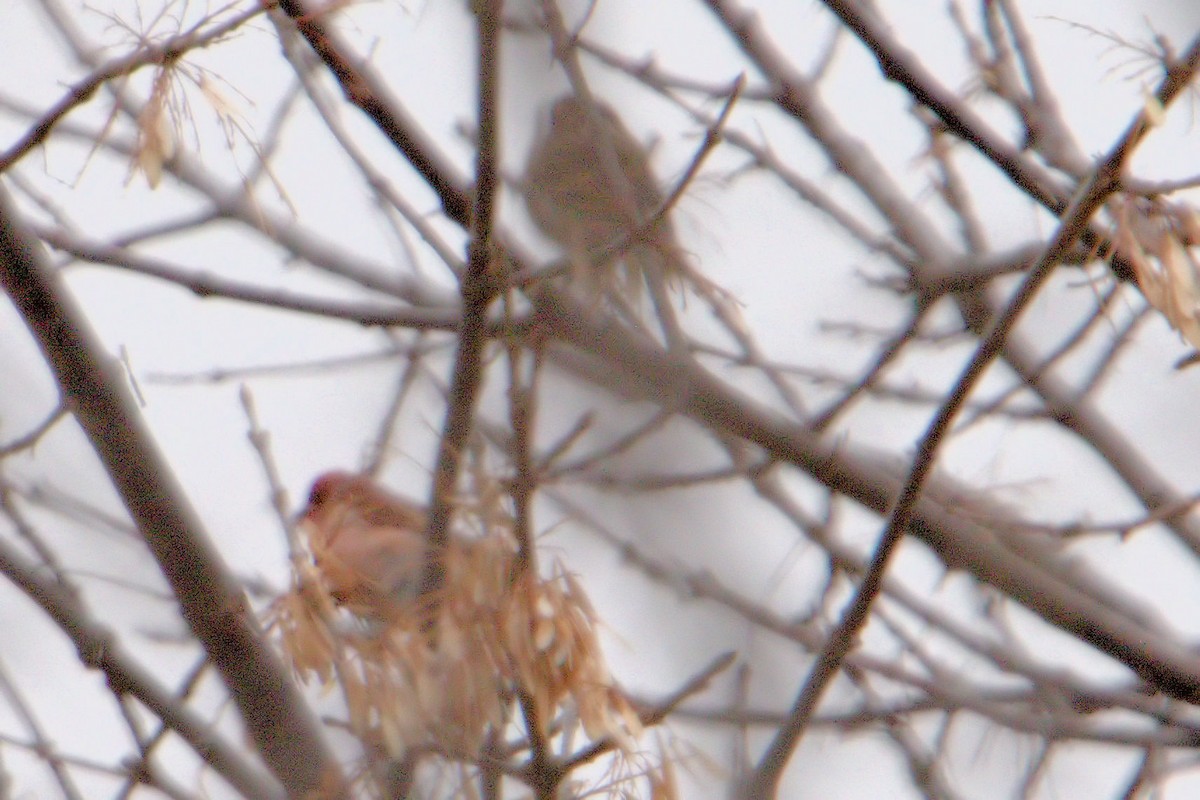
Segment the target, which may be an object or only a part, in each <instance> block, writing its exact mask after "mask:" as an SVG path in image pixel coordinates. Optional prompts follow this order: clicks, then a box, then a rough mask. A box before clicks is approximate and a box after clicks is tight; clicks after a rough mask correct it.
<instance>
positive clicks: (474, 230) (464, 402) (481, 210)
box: [423, 0, 504, 595]
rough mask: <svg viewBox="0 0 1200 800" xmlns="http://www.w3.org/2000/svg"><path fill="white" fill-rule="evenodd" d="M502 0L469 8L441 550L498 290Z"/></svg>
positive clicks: (427, 582)
mask: <svg viewBox="0 0 1200 800" xmlns="http://www.w3.org/2000/svg"><path fill="white" fill-rule="evenodd" d="M503 5H504V3H503V0H488V1H487V2H481V3H477V4H476V8H475V14H476V20H477V32H478V37H479V40H478V45H479V46H478V50H477V51H476V52H477V56H478V59H479V63H478V69H479V76H478V78H479V100H478V107H479V149H478V152H477V154H476V162H475V198H474V206H473V207H472V209H471V217H470V220H471V224H470V228H471V244H470V250H469V257H468V259H467V271H466V273H465V274H464V275H463V279H462V314H463V317H462V319H463V321H462V327H461V328H460V330H459V337H458V352H457V354H456V356H455V359H454V372H453V373H452V375H453V377H452V378H451V381H450V397H449V404H448V407H447V409H446V420H445V424H444V426H443V429H442V437H441V442H440V444H439V447H438V458H437V466H436V468H435V469H434V473H433V497H432V499H431V500H430V503H429V528H428V536H429V542H430V544H431V545H433V547H434V548H439V547H443V546H445V544H446V542H447V541H448V539H449V524H450V517H451V512H452V504H453V501H454V492H455V488H456V486H457V483H458V472H459V470H458V468H459V464H460V463H461V458H462V453H463V450H464V449H465V447H466V444H467V440H468V438H469V436H470V433H471V428H472V426H473V422H474V416H475V404H476V401H477V400H478V397H479V388H480V386H481V385H482V382H483V350H484V345H485V344H486V342H487V313H488V307H489V306H490V305H491V303H492V300H494V299H495V297H496V294H497V291H498V290H499V285H498V283H497V281H496V276H495V275H494V274H493V271H494V259H495V247H494V245H493V242H492V223H493V217H494V215H495V210H496V197H497V193H498V192H499V189H500V172H499V157H500V153H499V149H498V148H499V136H500V92H499V85H498V78H499V74H498V73H499V69H500V65H499V62H500V15H501V12H502V8H503ZM439 563H440V562H439V561H438V560H437V559H431V560H430V561H429V563H428V564H427V565H426V570H425V573H426V574H425V578H424V590H423V591H424V593H425V594H426V595H432V594H433V592H434V589H436V587H437V586H438V584H440V582H441V567H440V566H439Z"/></svg>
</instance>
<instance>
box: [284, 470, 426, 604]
mask: <svg viewBox="0 0 1200 800" xmlns="http://www.w3.org/2000/svg"><path fill="white" fill-rule="evenodd" d="M303 519H304V522H305V524H306V525H307V528H308V535H309V545H310V547H311V549H312V553H313V559H314V561H315V562H316V565H317V568H318V570H319V571H320V573H321V575H322V576H323V578H324V581H325V586H326V588H327V589H328V590H329V593H330V595H332V597H333V598H334V599H335V600H336V601H337V602H338V603H339V604H341V605H343V606H345V607H346V608H348V609H350V610H351V611H353V612H354V613H356V614H359V615H362V616H389V615H391V614H392V613H394V612H395V611H396V610H398V609H399V608H401V607H403V606H404V605H405V604H406V603H408V602H411V601H412V600H413V599H414V598H416V597H417V595H418V593H419V591H420V585H421V580H422V576H423V574H424V569H425V562H426V559H427V557H428V554H429V547H428V545H427V543H426V540H425V520H426V518H425V512H424V510H423V509H421V507H420V506H418V505H416V504H415V503H413V502H411V501H409V500H405V499H403V498H401V497H397V496H395V495H393V494H390V493H389V492H387V491H385V490H383V489H381V488H380V487H379V486H377V485H376V484H375V483H374V482H373V481H372V480H371V479H370V478H369V477H367V476H365V475H355V474H353V473H349V472H327V473H325V474H323V475H321V476H320V477H318V478H317V479H316V481H314V482H313V485H312V491H311V492H310V493H309V498H308V507H307V508H306V509H305V511H304V516H303Z"/></svg>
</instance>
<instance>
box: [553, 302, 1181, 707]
mask: <svg viewBox="0 0 1200 800" xmlns="http://www.w3.org/2000/svg"><path fill="white" fill-rule="evenodd" d="M537 308H538V313H539V321H540V322H541V323H542V325H544V326H545V329H546V330H547V331H548V332H550V333H551V334H553V335H554V336H555V337H556V338H559V339H561V340H562V341H564V342H566V343H568V344H570V345H571V346H572V347H575V348H579V349H581V350H583V351H585V352H587V353H590V354H591V357H592V358H597V359H599V361H600V363H601V365H602V366H601V367H600V368H601V369H602V370H603V371H604V372H605V374H607V375H608V380H607V383H606V385H608V386H610V387H612V388H613V389H615V390H618V391H620V392H621V393H622V395H623V396H627V397H633V398H638V399H642V400H650V401H652V402H655V403H659V404H661V405H664V406H666V407H669V408H672V409H675V410H677V411H678V412H679V413H681V414H684V415H685V416H688V417H691V418H692V419H693V420H695V421H696V422H697V423H699V424H700V425H702V426H704V427H706V428H709V429H712V430H716V431H720V432H723V433H725V434H730V435H733V436H737V437H739V438H742V439H745V440H746V441H749V442H751V443H753V444H755V445H757V446H759V447H761V448H763V449H764V450H765V451H766V452H767V453H768V454H770V455H771V456H773V457H774V458H776V459H778V460H780V461H782V462H785V463H788V464H791V465H793V466H795V467H796V468H797V469H799V470H801V471H803V472H805V473H806V474H808V475H810V476H812V477H813V478H814V479H816V480H817V481H819V482H820V483H822V484H824V485H826V486H828V487H830V488H831V489H834V490H835V491H836V492H838V493H840V494H843V495H845V496H847V497H849V498H851V499H853V500H855V501H856V502H858V503H859V504H861V505H863V506H864V507H866V508H868V509H871V510H873V511H875V512H876V513H880V514H882V513H886V512H887V511H888V510H889V509H890V508H891V506H892V503H893V502H894V499H895V498H896V497H897V495H898V493H899V490H900V483H901V477H902V476H901V475H900V474H897V471H896V470H895V469H894V468H893V467H891V466H889V462H890V459H889V458H888V457H887V456H885V455H884V454H882V453H878V452H874V451H872V450H870V449H868V448H865V447H861V446H856V445H854V444H853V443H850V442H838V443H828V442H825V441H823V440H822V439H821V437H820V436H818V435H817V434H816V433H814V432H812V431H811V430H809V429H808V428H806V427H805V426H803V425H798V424H795V423H792V422H789V421H787V420H785V419H783V418H782V417H780V416H778V415H777V414H775V413H774V412H772V411H770V410H768V409H766V408H764V407H763V406H761V405H760V404H759V403H756V402H755V401H754V400H752V399H751V398H749V397H747V396H746V395H744V394H742V393H740V392H737V391H735V390H734V389H731V388H730V387H729V386H727V385H725V384H724V383H723V382H722V381H720V380H718V379H717V378H715V377H713V376H712V375H710V374H709V373H707V372H705V371H704V370H702V369H700V368H699V367H697V366H695V365H687V364H680V363H678V362H677V361H674V360H672V359H670V358H669V357H668V356H667V355H666V354H665V353H664V352H662V351H661V349H659V348H657V347H655V346H654V345H653V344H652V343H650V342H648V341H646V340H644V339H643V338H639V337H636V336H634V335H633V334H631V333H630V332H629V331H627V330H625V329H624V328H622V327H620V326H618V325H616V324H613V323H611V322H605V321H602V320H597V319H595V316H594V315H593V314H592V313H591V312H590V311H589V310H588V309H586V308H583V307H582V306H580V305H578V304H575V303H572V302H571V301H570V300H569V299H567V298H564V297H561V296H554V295H551V294H550V293H543V294H541V295H540V296H539V297H538V298H537ZM579 369H584V370H586V369H587V363H586V361H584V362H583V363H580V364H579ZM944 481H945V479H944V478H942V477H938V476H935V477H934V479H933V483H932V484H931V486H933V487H936V488H935V489H934V491H933V492H927V493H926V494H925V495H924V496H923V497H921V498H920V499H919V500H918V502H917V505H916V513H915V515H914V517H913V520H912V525H911V527H910V529H909V533H911V534H912V535H913V536H915V537H916V538H918V539H920V540H922V541H924V542H925V543H926V544H927V545H928V546H929V547H930V548H931V549H932V550H933V551H934V552H935V553H936V554H937V555H938V557H939V558H940V559H941V560H942V562H943V563H945V564H946V565H947V567H949V568H950V569H963V570H966V571H967V572H969V573H971V574H973V575H974V576H975V577H976V578H978V579H979V580H981V581H983V582H985V583H987V584H990V585H992V586H995V587H996V588H997V589H999V590H1000V591H1002V592H1004V593H1006V594H1008V595H1009V596H1010V597H1012V598H1013V599H1014V600H1015V601H1017V602H1018V603H1020V604H1021V605H1024V606H1025V607H1026V608H1028V609H1029V610H1031V611H1033V612H1034V613H1035V614H1037V615H1038V616H1040V617H1042V619H1044V620H1045V621H1046V622H1048V623H1050V624H1051V625H1054V626H1055V627H1059V628H1062V629H1064V630H1065V631H1067V632H1068V633H1070V634H1071V635H1072V636H1074V637H1076V638H1078V639H1080V640H1082V641H1085V642H1088V643H1089V644H1091V645H1092V646H1094V647H1096V648H1097V649H1099V650H1100V651H1102V652H1104V653H1107V654H1108V655H1109V656H1111V657H1112V658H1114V659H1116V660H1117V661H1120V662H1121V663H1123V664H1125V665H1126V666H1127V667H1129V668H1130V669H1131V670H1133V671H1134V672H1135V673H1137V674H1138V675H1140V676H1141V677H1143V678H1144V679H1145V680H1147V681H1148V682H1149V683H1151V684H1152V685H1154V686H1155V687H1156V688H1158V689H1160V690H1161V691H1163V692H1164V693H1166V694H1169V695H1171V696H1174V697H1181V698H1185V699H1191V698H1200V666H1197V665H1196V663H1195V658H1194V656H1193V655H1192V654H1190V653H1189V652H1187V651H1186V650H1185V649H1184V648H1182V647H1181V646H1180V645H1179V644H1178V643H1177V642H1176V641H1175V640H1174V639H1173V638H1172V637H1171V636H1169V635H1166V634H1165V633H1160V632H1158V630H1156V625H1155V623H1154V622H1153V621H1152V620H1149V619H1145V618H1143V617H1141V616H1140V615H1136V614H1134V613H1133V612H1131V611H1130V610H1129V609H1127V608H1122V607H1121V605H1120V603H1119V602H1114V600H1113V598H1111V597H1105V596H1104V595H1103V594H1102V593H1096V592H1094V591H1090V590H1089V588H1088V586H1087V585H1086V583H1080V582H1078V581H1076V580H1075V579H1074V578H1073V577H1072V573H1073V571H1074V570H1075V569H1076V568H1075V567H1074V566H1073V565H1071V564H1070V562H1068V561H1066V560H1065V559H1063V558H1062V557H1061V556H1058V555H1056V554H1054V553H1052V552H1049V551H1047V550H1046V548H1043V547H1039V546H1036V545H1035V544H1034V543H1033V542H1024V541H1022V542H1021V543H1020V546H1018V544H1017V542H1015V541H1014V542H1013V543H1012V544H1009V543H1007V542H1006V541H1005V539H1004V538H1002V537H1001V536H998V535H997V532H996V529H995V528H994V527H993V526H990V525H989V526H984V525H981V524H979V523H977V522H976V521H974V520H973V519H971V518H970V516H969V514H966V513H964V512H965V511H966V510H967V508H966V506H967V505H969V503H970V502H971V501H969V500H965V498H966V497H968V496H971V495H973V494H974V493H973V492H972V491H971V490H969V489H965V487H963V491H965V492H966V494H963V492H962V491H959V489H956V488H954V487H952V486H950V485H946V484H944ZM950 498H958V499H957V500H955V501H953V502H951V501H950ZM1001 516H1003V515H1001ZM1011 525H1012V529H1013V530H1016V531H1019V530H1021V529H1022V528H1023V527H1024V525H1023V524H1022V523H1021V522H1020V521H1019V520H1016V519H1014V520H1012V523H1011Z"/></svg>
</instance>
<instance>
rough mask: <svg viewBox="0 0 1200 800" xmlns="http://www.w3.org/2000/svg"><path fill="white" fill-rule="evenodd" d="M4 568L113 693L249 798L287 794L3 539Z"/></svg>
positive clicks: (1, 556) (0, 546)
mask: <svg viewBox="0 0 1200 800" xmlns="http://www.w3.org/2000/svg"><path fill="white" fill-rule="evenodd" d="M0 573H3V574H4V575H5V577H7V578H8V579H9V580H10V581H12V582H13V583H14V584H15V585H16V586H17V588H19V589H20V590H21V591H23V592H25V594H26V595H27V596H28V597H29V598H30V599H31V600H33V601H34V602H35V603H37V605H38V607H40V608H41V609H42V611H44V612H45V613H46V615H47V616H48V617H50V619H52V620H54V622H55V624H57V625H58V627H59V629H60V630H62V632H63V633H64V634H65V635H66V636H67V637H68V638H69V639H70V640H71V644H73V645H74V646H75V649H76V651H77V652H78V653H79V660H80V661H81V662H82V663H83V664H84V665H86V666H88V667H92V668H95V669H98V670H100V671H101V672H102V673H103V674H104V677H105V680H106V682H107V683H108V685H109V686H110V687H111V688H112V691H113V692H115V693H116V694H118V695H122V694H124V695H129V696H130V697H133V698H136V699H137V701H138V702H139V703H141V704H142V705H144V706H145V707H146V708H147V709H149V710H150V711H151V712H152V713H153V714H155V715H156V716H157V717H158V718H159V719H161V720H162V722H163V724H164V725H166V726H167V727H168V728H170V729H171V730H172V731H174V732H175V733H176V734H178V735H179V737H180V738H182V739H183V740H184V741H185V742H187V743H188V745H190V746H191V748H192V749H193V750H194V751H195V752H196V753H197V754H198V755H199V756H200V758H202V759H204V761H205V762H206V763H207V764H208V765H209V766H210V767H212V768H213V770H215V771H216V772H217V774H219V775H220V776H221V777H222V778H224V779H225V780H226V781H228V782H229V783H230V785H231V786H233V787H235V788H236V789H237V790H238V791H240V792H241V793H242V794H243V795H245V796H246V797H250V798H268V799H272V800H273V799H277V798H282V797H283V791H282V788H281V787H280V786H279V784H277V783H275V781H274V780H272V778H271V776H270V775H268V774H266V773H264V772H263V771H262V770H261V769H260V768H259V767H257V766H256V765H254V764H252V763H250V762H249V761H248V760H247V759H246V758H245V756H244V754H243V753H242V752H241V751H239V750H238V749H236V748H233V747H230V746H229V745H228V744H226V743H225V742H224V741H223V740H222V739H220V738H219V737H217V736H215V735H214V734H213V732H212V729H211V726H210V725H209V724H207V723H206V722H204V721H203V720H200V719H198V718H197V717H196V716H195V715H194V714H193V713H192V712H190V711H188V710H187V709H186V708H184V707H183V706H182V705H181V704H180V703H179V701H178V699H177V698H175V697H173V696H172V694H171V692H170V691H168V690H167V689H166V688H164V687H163V686H161V685H160V684H159V683H158V681H157V680H156V679H155V678H154V677H153V676H152V675H150V674H149V673H147V672H146V671H145V670H144V669H142V668H141V667H140V666H139V665H138V664H137V663H136V662H134V661H133V660H132V659H131V658H130V657H129V656H128V655H127V654H126V653H125V651H124V648H122V647H121V645H120V643H119V642H118V641H117V639H116V637H115V636H113V635H112V634H111V633H109V632H108V631H106V630H104V629H103V628H102V627H100V626H99V625H98V624H97V623H96V622H95V621H94V620H92V619H91V617H90V616H89V615H88V613H87V611H86V610H85V609H84V608H83V606H82V605H81V604H80V603H79V600H78V599H77V598H76V597H75V596H74V595H73V594H72V593H71V591H70V590H69V589H68V588H67V587H66V586H63V585H61V584H59V583H56V582H52V581H48V580H45V579H44V578H43V577H42V576H41V575H39V570H38V569H37V568H36V567H35V566H34V565H33V564H31V563H29V562H28V561H27V560H26V559H25V558H23V557H22V556H21V555H20V554H19V553H17V552H16V551H15V550H13V549H12V548H10V547H8V546H6V545H4V544H0Z"/></svg>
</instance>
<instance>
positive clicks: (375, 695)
mask: <svg viewBox="0 0 1200 800" xmlns="http://www.w3.org/2000/svg"><path fill="white" fill-rule="evenodd" d="M312 528H313V526H312V525H310V524H307V523H305V524H302V525H301V531H302V532H304V533H305V534H306V537H305V538H306V544H307V547H308V548H309V550H310V554H309V555H310V556H311V557H310V558H306V559H303V560H299V559H298V560H297V561H296V562H295V563H296V564H297V570H296V571H297V574H296V575H295V580H294V583H293V587H292V589H291V590H290V591H289V592H288V593H286V594H285V595H283V596H282V597H281V598H279V599H278V600H277V602H276V603H275V605H274V606H273V608H272V612H271V618H272V622H273V625H274V628H275V630H276V631H277V632H278V635H279V640H280V643H281V646H282V649H283V652H284V653H285V654H286V656H287V657H288V658H289V659H290V661H291V665H292V667H293V669H294V670H295V672H296V674H297V675H298V676H299V677H300V679H301V680H302V681H303V682H305V683H313V682H315V683H318V684H320V685H322V686H323V687H325V688H326V689H329V690H332V689H335V688H336V689H339V690H340V692H341V694H342V695H343V697H344V700H345V704H346V708H347V712H348V723H349V729H350V730H351V731H352V732H353V733H354V734H355V736H357V737H358V738H359V740H360V741H362V742H363V743H364V745H365V746H366V747H367V749H368V751H376V752H378V751H380V750H382V751H383V752H386V753H388V754H389V755H391V756H393V757H400V756H401V755H403V754H405V753H408V752H413V751H421V752H435V753H438V754H440V755H441V756H443V757H444V758H446V759H449V760H454V761H460V762H466V763H471V762H476V763H478V762H481V761H482V760H483V754H484V749H485V747H487V746H488V744H489V742H493V740H494V739H495V737H497V736H498V737H501V739H502V738H503V734H504V733H505V732H506V731H507V732H512V731H516V730H521V728H520V726H519V725H517V720H518V719H521V717H519V716H518V714H519V711H518V709H519V708H520V703H519V701H520V700H521V699H522V698H523V699H524V702H525V703H526V704H527V706H529V705H531V706H532V712H533V713H532V714H529V715H528V718H530V719H534V720H536V721H537V724H538V727H539V728H540V730H538V731H535V732H533V734H532V735H535V736H538V737H539V738H540V739H542V740H543V741H548V740H551V739H552V738H553V737H554V736H562V737H564V739H563V741H567V740H569V736H570V735H571V731H573V730H577V729H578V728H582V730H583V732H584V734H585V735H586V736H587V737H588V738H589V739H591V740H593V741H595V740H600V739H606V738H607V739H611V740H612V741H613V742H614V743H615V744H616V745H617V747H618V748H619V755H620V756H621V757H625V756H628V755H630V754H632V753H633V752H634V751H635V749H636V747H637V739H638V737H639V736H640V735H641V732H642V725H641V720H640V719H639V717H638V715H637V714H636V712H635V711H634V710H633V708H632V707H631V706H630V704H629V702H628V701H627V700H626V698H625V696H624V694H623V693H622V692H621V691H620V689H619V688H617V687H616V686H615V685H614V684H613V681H612V679H611V677H610V675H609V672H608V668H607V666H606V664H605V661H604V658H603V654H602V652H601V649H600V644H599V641H598V639H597V635H596V619H595V615H594V613H593V610H592V608H591V606H590V604H589V603H588V601H587V599H586V597H585V596H584V593H583V590H582V588H581V587H580V586H579V584H578V583H577V582H576V581H575V580H574V579H573V578H572V577H571V575H570V574H569V573H568V572H567V571H566V570H565V569H564V568H562V566H561V565H557V564H556V565H554V568H553V569H552V571H551V573H550V575H549V576H548V577H540V576H538V575H536V574H533V573H532V572H531V571H530V570H528V569H523V568H521V567H520V565H519V560H518V558H517V551H516V547H515V544H514V541H513V537H512V535H511V533H510V532H509V530H508V528H507V526H505V525H495V524H491V525H490V526H489V528H488V529H487V530H486V531H485V532H484V533H483V534H482V535H479V536H477V537H475V538H472V539H470V540H468V539H465V538H463V537H454V538H453V539H452V540H451V542H450V544H449V545H448V546H447V547H446V548H445V550H444V551H443V552H442V553H441V554H440V558H441V560H442V563H443V566H444V581H443V583H442V586H441V588H440V589H439V590H438V592H437V594H436V597H428V596H427V597H421V598H413V599H411V600H409V601H407V602H405V603H401V604H397V603H391V604H389V606H388V608H387V611H386V614H380V613H373V614H369V615H368V614H364V613H362V611H363V610H362V609H356V611H357V612H358V613H357V615H356V614H352V613H351V611H350V607H349V606H344V605H339V600H338V598H337V597H336V596H335V594H334V593H332V592H331V591H330V581H329V579H328V577H329V576H326V575H325V574H323V572H322V569H321V567H320V566H319V565H321V564H322V563H333V562H331V561H330V559H328V558H324V559H323V558H322V556H323V554H322V553H321V552H320V548H321V545H322V542H323V541H324V540H323V539H322V537H321V536H314V535H313V534H314V531H313V530H312ZM529 710H530V709H529V708H528V707H526V708H525V711H526V712H528V711H529ZM523 735H524V736H528V735H530V733H529V732H528V731H524V733H523ZM659 794H661V793H659Z"/></svg>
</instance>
